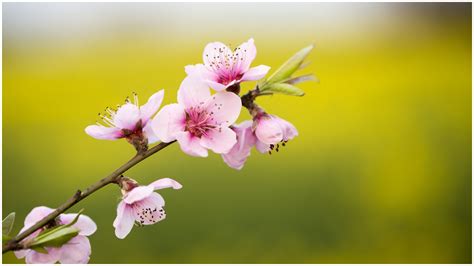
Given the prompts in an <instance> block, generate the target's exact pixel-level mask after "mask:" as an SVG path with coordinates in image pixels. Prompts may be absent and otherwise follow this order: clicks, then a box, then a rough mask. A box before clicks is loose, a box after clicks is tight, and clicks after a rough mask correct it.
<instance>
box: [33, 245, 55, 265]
mask: <svg viewBox="0 0 474 266" xmlns="http://www.w3.org/2000/svg"><path fill="white" fill-rule="evenodd" d="M45 249H46V250H47V251H48V253H47V254H45V253H40V252H36V251H34V250H30V252H28V253H27V254H26V259H25V262H26V263H27V264H54V263H56V262H57V261H58V260H59V257H60V255H61V253H60V250H59V248H48V247H47V248H45Z"/></svg>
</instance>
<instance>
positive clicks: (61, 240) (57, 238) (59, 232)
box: [28, 210, 83, 248]
mask: <svg viewBox="0 0 474 266" xmlns="http://www.w3.org/2000/svg"><path fill="white" fill-rule="evenodd" d="M82 211H83V210H80V211H79V213H78V214H77V215H76V217H74V219H73V220H72V221H71V222H70V223H68V224H63V225H59V226H55V227H52V228H48V229H46V230H44V231H43V232H41V233H40V234H39V235H38V236H37V237H35V238H34V239H33V240H32V241H31V242H30V243H29V245H28V247H31V248H37V247H60V246H62V245H63V244H65V243H67V242H68V241H69V240H71V238H73V237H75V236H77V235H78V234H79V230H78V229H76V228H73V227H71V226H72V225H74V224H75V223H76V222H77V220H78V219H79V216H80V215H81V213H82Z"/></svg>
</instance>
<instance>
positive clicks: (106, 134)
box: [86, 125, 122, 140]
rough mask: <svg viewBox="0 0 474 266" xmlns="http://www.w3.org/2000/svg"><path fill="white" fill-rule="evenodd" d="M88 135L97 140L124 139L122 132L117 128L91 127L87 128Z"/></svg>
mask: <svg viewBox="0 0 474 266" xmlns="http://www.w3.org/2000/svg"><path fill="white" fill-rule="evenodd" d="M86 133H87V135H89V136H91V137H93V138H96V139H107V140H115V139H119V138H121V137H122V131H121V130H120V129H119V128H116V127H104V126H99V125H91V126H88V127H86Z"/></svg>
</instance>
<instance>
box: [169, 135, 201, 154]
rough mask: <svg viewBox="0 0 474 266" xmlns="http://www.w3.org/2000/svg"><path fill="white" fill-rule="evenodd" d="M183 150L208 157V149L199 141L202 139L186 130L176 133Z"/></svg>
mask: <svg viewBox="0 0 474 266" xmlns="http://www.w3.org/2000/svg"><path fill="white" fill-rule="evenodd" d="M176 139H177V140H178V143H179V146H180V147H181V150H182V151H184V152H185V153H187V154H189V155H191V156H199V157H207V150H206V149H205V148H204V147H202V146H201V144H200V143H199V141H200V139H199V138H198V137H194V136H192V135H191V133H189V132H187V131H184V132H178V133H177V134H176Z"/></svg>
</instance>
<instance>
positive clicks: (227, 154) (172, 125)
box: [15, 39, 298, 263]
mask: <svg viewBox="0 0 474 266" xmlns="http://www.w3.org/2000/svg"><path fill="white" fill-rule="evenodd" d="M256 55H257V50H256V47H255V44H254V40H253V39H249V40H248V41H246V42H244V43H243V44H241V45H240V46H238V47H236V48H235V49H233V50H231V49H230V48H229V47H228V46H226V45H224V44H223V43H220V42H212V43H209V44H208V45H207V46H206V47H205V49H204V52H203V63H202V64H195V65H188V66H186V67H185V73H186V77H185V78H184V80H183V81H182V82H181V85H180V86H179V89H178V92H177V101H176V103H171V104H168V105H165V106H163V107H162V108H161V109H160V107H161V104H162V102H163V98H164V90H160V91H158V92H156V93H155V94H153V95H152V96H151V97H150V98H149V99H148V101H147V102H146V103H145V104H143V105H139V101H138V96H137V94H135V93H134V95H133V99H132V100H130V99H128V98H127V100H126V101H125V103H124V104H123V105H121V106H118V107H117V109H113V108H107V109H106V110H105V112H104V113H103V114H99V116H100V122H97V123H96V124H94V125H90V126H88V127H86V129H85V132H86V133H87V134H88V135H90V136H91V137H93V138H96V139H101V140H117V139H122V138H124V139H126V140H127V141H128V142H129V143H130V144H132V145H133V146H134V147H135V149H136V150H137V152H138V153H139V154H140V153H143V152H145V151H146V150H147V149H148V145H150V144H153V143H155V142H158V141H161V142H164V143H170V142H174V141H176V142H177V143H178V144H179V147H180V148H181V150H182V151H183V152H184V153H186V154H188V155H191V156H197V157H207V156H208V152H209V150H210V151H212V152H214V153H217V154H220V155H221V156H222V158H223V161H224V162H225V163H226V164H227V165H228V166H230V167H232V168H234V169H239V170H240V169H242V167H243V166H244V164H245V162H246V160H247V158H248V157H249V156H250V153H251V150H252V148H253V147H255V148H256V150H257V151H259V152H261V153H270V154H271V153H272V151H279V149H280V148H281V146H285V145H286V143H287V142H288V141H289V140H291V139H293V138H294V137H296V136H297V135H298V131H297V130H296V128H295V127H294V126H293V125H292V124H291V123H290V122H288V121H286V120H284V119H282V118H280V117H278V116H276V115H273V114H268V113H267V112H265V111H264V110H263V108H262V107H260V106H258V105H256V104H254V103H253V100H254V98H252V99H251V101H252V104H250V105H248V104H246V105H243V98H241V97H240V95H239V94H240V84H241V83H242V82H245V81H258V80H261V79H262V78H264V77H265V76H266V75H267V73H268V72H269V70H270V67H269V66H266V65H259V66H254V67H252V66H251V64H252V62H253V60H254V59H255V57H256ZM256 91H257V92H258V86H257V88H256ZM243 106H244V107H246V108H247V109H248V111H249V113H250V114H251V116H252V120H246V121H242V122H240V123H236V122H237V120H238V118H239V116H240V114H241V110H242V107H243ZM116 183H117V184H118V185H119V186H120V188H121V192H122V199H121V201H120V202H119V204H118V206H117V216H116V218H115V220H114V221H113V227H114V228H115V235H116V236H117V237H118V238H120V239H123V238H125V237H126V236H127V235H128V234H129V233H130V231H131V230H132V228H133V226H134V224H138V225H151V224H155V223H157V222H159V221H162V220H163V219H165V217H166V213H165V210H164V206H165V201H164V199H163V197H162V196H161V195H160V194H158V193H157V192H155V190H159V189H163V188H173V189H180V188H182V185H181V184H180V183H178V182H177V181H175V180H173V179H170V178H162V179H159V180H157V181H155V182H152V183H151V184H149V185H146V186H144V185H139V184H138V182H137V181H135V180H133V179H131V178H128V177H123V176H122V177H120V178H119V179H117V180H116ZM52 211H54V210H53V209H50V208H47V207H37V208H35V209H33V210H32V211H31V212H30V214H28V216H27V217H26V219H25V225H24V228H23V229H22V230H25V229H27V228H29V227H30V226H31V225H33V224H34V223H36V222H37V221H39V220H41V219H42V218H43V217H45V216H47V215H48V214H50V213H51V212H52ZM75 216H76V215H75V214H61V215H60V216H59V218H58V219H56V220H55V224H52V225H51V224H50V225H48V226H50V227H51V226H58V225H64V224H67V223H69V222H71V220H72V219H73V217H75ZM48 226H45V227H43V228H42V229H39V230H37V231H36V232H34V233H33V234H32V235H30V236H29V237H28V238H26V239H25V240H23V243H24V244H28V243H29V242H28V241H31V239H33V238H34V237H36V236H38V235H40V234H41V233H42V231H44V230H47V229H48ZM72 227H75V228H76V229H77V231H78V233H77V235H76V236H74V237H73V238H71V239H70V240H68V242H67V243H65V244H63V245H62V246H59V247H46V248H45V251H46V252H44V250H43V252H40V251H38V250H37V249H23V250H19V251H16V252H15V254H16V256H17V257H18V258H26V262H27V263H55V262H61V263H87V262H88V261H89V257H90V254H91V246H90V243H89V240H88V238H87V236H90V235H91V234H93V233H94V232H95V231H96V229H97V227H96V225H95V223H94V222H93V221H92V219H90V218H89V217H87V216H85V215H80V216H79V219H78V220H77V221H76V222H75V223H74V224H73V225H72ZM26 246H27V245H26Z"/></svg>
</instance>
